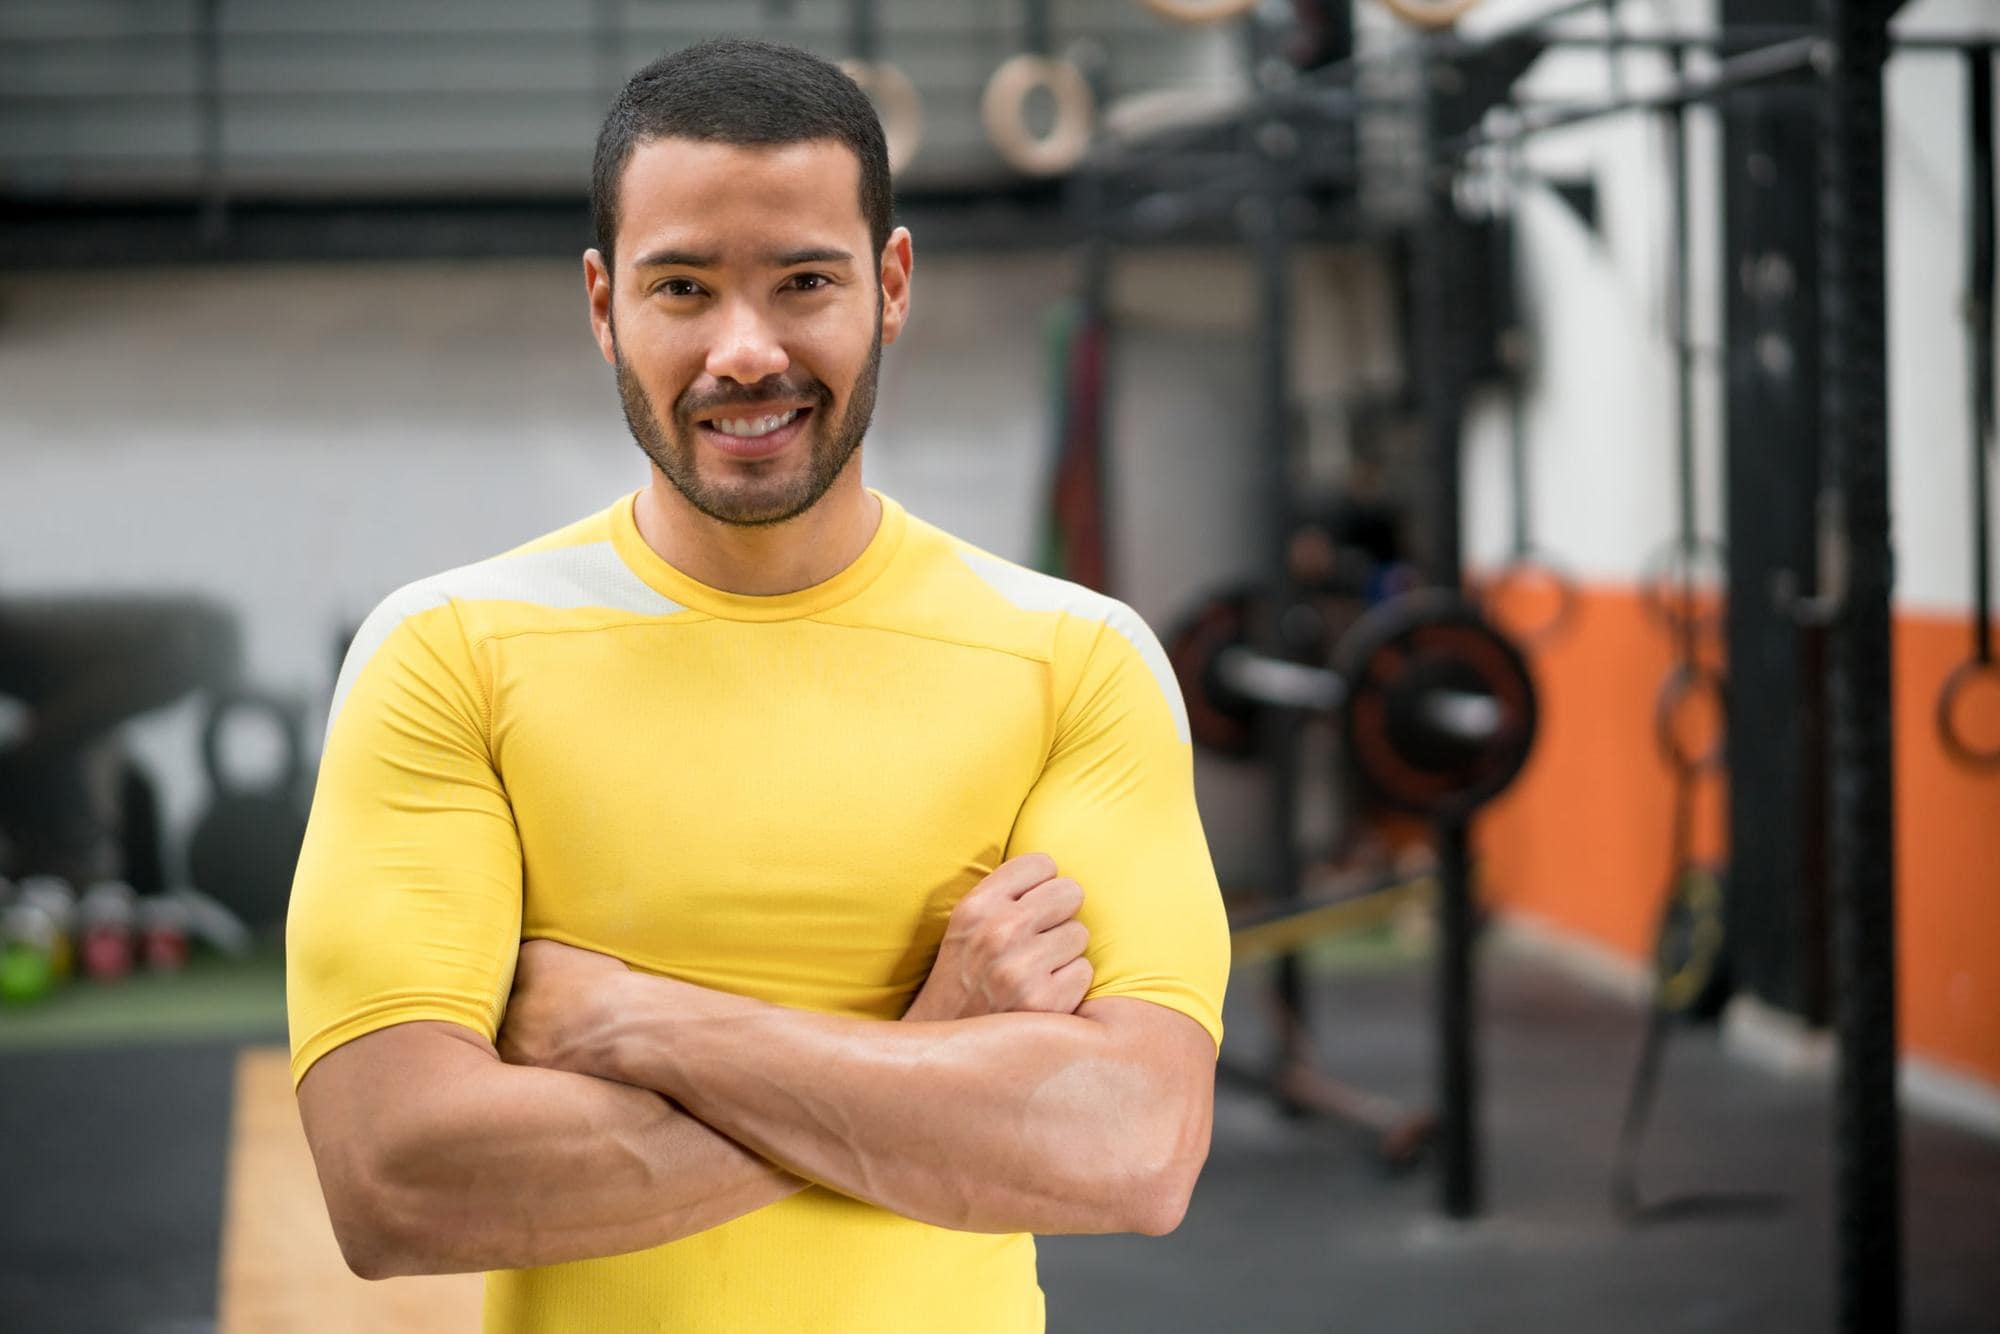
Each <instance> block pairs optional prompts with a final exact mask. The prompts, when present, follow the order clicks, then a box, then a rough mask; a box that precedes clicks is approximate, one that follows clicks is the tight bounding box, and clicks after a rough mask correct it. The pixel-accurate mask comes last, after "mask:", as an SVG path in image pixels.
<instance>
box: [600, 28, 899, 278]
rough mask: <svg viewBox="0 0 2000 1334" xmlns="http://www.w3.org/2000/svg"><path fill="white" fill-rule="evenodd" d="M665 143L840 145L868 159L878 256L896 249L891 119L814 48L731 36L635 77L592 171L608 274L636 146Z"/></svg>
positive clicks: (865, 167) (607, 125) (868, 208)
mask: <svg viewBox="0 0 2000 1334" xmlns="http://www.w3.org/2000/svg"><path fill="white" fill-rule="evenodd" d="M655 139H697V140H704V141H707V142H711V143H725V144H795V143H804V142H806V141H808V140H813V139H833V140H837V141H838V142H840V143H843V144H846V145H847V146H848V147H849V148H851V149H853V150H854V155H855V157H857V158H859V159H860V161H861V216H862V217H864V218H866V219H867V220H868V235H869V239H870V240H871V241H873V242H874V246H875V253H876V255H878V256H879V255H880V254H881V253H882V248H883V247H884V246H886V245H887V244H888V243H889V227H890V221H889V220H890V214H891V211H892V209H893V200H892V198H891V194H890V185H889V144H888V140H887V139H886V138H884V137H883V134H882V122H881V120H880V118H878V117H877V116H876V114H875V107H874V105H873V104H872V103H870V102H869V100H868V95H867V94H866V93H864V92H862V91H861V88H860V86H859V85H858V84H856V83H855V82H854V80H852V79H850V78H848V77H847V76H846V75H845V74H843V73H841V71H840V68H839V66H837V65H834V64H832V63H831V62H829V61H825V60H822V59H820V58H819V57H818V56H816V55H813V54H812V53H811V52H809V51H801V50H799V49H798V48H797V47H794V46H782V45H780V44H778V43H777V42H763V41H757V40H754V39H751V38H743V37H724V38H718V39H716V40H714V41H708V42H701V43H698V44H697V45H694V46H690V47H687V48H685V49H683V50H680V51H675V52H673V53H672V54H670V55H665V56H662V57H660V58H659V59H658V60H655V61H654V62H653V63H652V64H650V65H648V66H646V67H645V68H644V69H642V70H640V71H639V72H638V73H637V74H634V75H633V76H632V77H631V79H630V80H629V81H628V82H627V83H626V84H625V87H624V90H623V91H621V92H620V93H619V94H618V100H617V101H616V102H613V103H612V104H611V112H610V114H609V115H607V116H605V118H604V128H603V129H601V130H599V131H598V133H597V152H596V155H595V156H594V157H593V158H592V160H591V165H590V216H591V222H592V224H593V226H594V227H595V228H596V232H597V249H598V251H599V252H600V253H602V254H603V256H604V265H605V267H606V268H607V269H609V268H611V267H612V243H613V242H614V241H615V240H616V239H617V236H618V196H619V187H620V183H621V182H622V180H623V179H624V175H625V167H626V164H627V163H629V162H630V161H631V160H632V151H633V150H634V149H635V148H637V147H638V146H639V145H640V144H643V143H650V142H652V141H653V140H655Z"/></svg>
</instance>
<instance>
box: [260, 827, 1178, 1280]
mask: <svg viewBox="0 0 2000 1334" xmlns="http://www.w3.org/2000/svg"><path fill="white" fill-rule="evenodd" d="M1054 873H1055V867H1054V865H1053V863H1051V862H1050V861H1049V860H1048V859H1047V858H1045V857H1039V856H1030V857H1020V858H1016V859H1014V860H1013V861H1010V862H1008V863H1005V864H1004V865H1003V866H1002V867H1001V868H999V869H998V870H996V871H995V872H994V873H993V874H992V875H991V876H989V877H987V879H986V880H985V881H984V882H982V883H981V885H980V886H979V887H978V888H976V889H975V890H974V891H973V892H972V893H971V894H968V895H967V897H966V899H965V900H964V901H963V902H962V903H961V904H960V905H959V908H958V909H957V910H955V911H954V912H953V914H952V919H951V924H950V927H949V928H948V930H947V935H946V942H945V945H944V947H943V948H941V950H940V954H939V959H938V963H937V964H936V965H935V966H934V967H933V969H932V972H931V976H930V979H929V981H927V982H926V984H925V987H924V990H923V991H922V992H921V993H919V995H918V997H917V998H916V1000H915V1002H914V1003H913V1004H912V1006H911V1009H910V1011H909V1012H908V1013H907V1014H906V1015H905V1016H904V1018H903V1020H902V1021H901V1022H899V1023H883V1022H879V1021H874V1020H859V1019H848V1018H842V1017H837V1016H831V1015H824V1014H817V1013H812V1012H809V1011H803V1010H794V1009H789V1008H786V1007H783V1006H778V1005H771V1004H768V1003H765V1002H762V1001H757V1000H752V999H749V998H746V997H742V996H736V995H731V994H728V993H725V992H720V991H713V990H709V989H706V988H703V987H699V986H694V985H692V984H689V983H685V982H680V981H677V980H675V979H672V978H665V977H655V976H650V975H646V974H641V973H636V972H631V971H628V970H626V969H625V968H624V966H623V965H622V964H620V963H618V962H617V961H616V960H613V959H608V958H606V957H605V956H602V955H597V954H592V953H589V952H587V951H583V950H577V949H573V948H571V947H569V946H565V945H560V944H556V943H554V942H549V941H529V942H526V943H525V944H524V945H523V946H522V951H521V956H520V961H519V964H518V965H517V969H516V974H515V984H514V992H513V996H512V999H511V1000H510V1002H509V1006H508V1011H507V1018H506V1024H505V1027H504V1028H503V1030H502V1032H501V1034H500V1046H499V1048H498V1049H496V1048H495V1047H494V1045H493V1044H491V1043H489V1042H487V1041H486V1040H485V1039H484V1038H483V1037H482V1036H481V1035H479V1034H477V1033H475V1032H473V1031H472V1030H471V1029H469V1028H464V1027H460V1026H458V1025H455V1024H449V1023H442V1022H417V1023H406V1024H400V1025H396V1026H393V1027H389V1028H384V1029H381V1030H378V1031H376V1032H374V1033H370V1034H368V1035H366V1036H364V1037H361V1038H358V1039H356V1040H354V1041H352V1042H349V1043H347V1044H345V1045H343V1046H341V1047H339V1048H336V1049H335V1050H334V1051H332V1052H330V1053H328V1054H327V1055H326V1056H325V1057H323V1058H322V1059H321V1060H320V1061H319V1062H318V1063H317V1064H316V1065H315V1066H314V1067H313V1068H312V1070H311V1071H310V1072H309V1073H308V1074H307V1076H306V1077H305V1080H304V1081H303V1082H302V1083H301V1085H300V1087H299V1101H300V1109H301V1112H302V1115H303V1117H304V1121H305V1127H306V1135H307V1139H308V1142H309V1143H310V1144H311V1146H312V1150H313V1155H314V1158H315V1161H316V1162H317V1164H318V1167H319V1173H320V1180H321V1184H322V1187H323V1188H324V1190H325V1193H326V1197H327V1204H328V1209H329V1212H330V1213H331V1215H332V1218H333V1223H334V1231H335V1235H336V1236H337V1237H338V1238H339V1240H340V1244H341V1249H342V1252H343V1254H345V1256H346V1257H347V1260H348V1263H349V1265H350V1266H351V1267H352V1268H353V1269H354V1271H355V1272H356V1273H358V1274H360V1275H362V1276H363V1277H366V1278H379V1277H386V1276H389V1275H392V1274H410V1273H446V1272H459V1271H470V1270H482V1269H503V1268H524V1267H528V1266H533V1265H542V1264H552V1263H558V1262H562V1261H567V1260H577V1259H586V1258H591V1257H596V1256H603V1255H613V1254H618V1253H621V1252H625V1251H631V1250H638V1249H642V1248H645V1247H649V1246H656V1245H660V1244H663V1243H665V1242H668V1241H672V1240H676V1239H678V1238H680V1237H684V1236H689V1235H692V1234H694V1233H696V1232H701V1231H704V1230H706V1229H708V1228H711V1227H715V1226H717V1225H719V1224H721V1223H725V1222H727V1221H729V1220H730V1219H732V1218H735V1217H738V1216H740V1215H742V1214H745V1213H748V1212H750V1211H752V1210H755V1209H759V1208H762V1207H763V1206H765V1205H767V1204H771V1203H774V1202H776V1201H778V1200H781V1199H783V1198H785V1197H786V1196H788V1195H791V1194H793V1193H795V1192H797V1191H799V1190H801V1189H804V1188H805V1187H806V1186H808V1185H811V1184H815V1183H817V1184H820V1185H823V1186H826V1187H828V1188H830V1189H832V1190H835V1191H838V1192H840V1193H842V1194H845V1195H849V1196H853V1197H854V1198H857V1199H861V1200H866V1201H868V1202H869V1203H872V1204H876V1205H878V1206H880V1207H882V1208H885V1209H889V1210H891V1211H893V1212H896V1213H899V1214H902V1215H904V1216H906V1217H909V1218H914V1219H917V1220H920V1221H923V1222H928V1223H933V1224H936V1225H938V1226H942V1227H950V1228H956V1229H961V1230H968V1231H981V1232H1040V1233H1064V1232H1124V1231H1136V1232H1144V1233H1149V1234H1155V1235H1157V1234H1160V1233H1164V1232H1168V1231H1171V1230H1172V1229H1173V1228H1174V1227H1175V1226H1176V1225H1177V1224H1178V1223H1179V1221H1180V1219H1181V1216H1182V1214H1183V1213H1184V1212H1185V1210H1186V1208H1187V1202H1188V1198H1189V1195H1190V1194H1191V1192H1192V1191H1193V1188H1194V1182H1195V1178H1196V1176H1197V1175H1198V1173H1199V1172H1200V1169H1201V1164H1202V1162H1203V1160H1204V1159H1205V1158H1206V1156H1207V1152H1208V1141H1209V1127H1210V1115H1211V1112H1212V1108H1213V1094H1214V1064H1215V1047H1214V1043H1213V1041H1212V1040H1211V1039H1210V1037H1209V1035H1208V1033H1207V1032H1206V1031H1205V1030H1204V1029H1203V1028H1202V1027H1201V1026H1200V1025H1199V1024H1198V1023H1196V1022H1195V1021H1194V1020H1193V1019H1190V1018H1188V1017H1187V1016H1185V1015H1182V1014H1180V1013H1178V1012H1176V1011H1174V1010H1170V1009H1168V1008H1166V1007H1164V1006H1159V1005H1154V1004H1152V1003H1151V1002H1148V1001H1143V1000H1136V999H1129V998H1116V997H1105V998H1100V999H1098V1000H1094V1001H1085V1002H1082V1003H1078V1002H1079V999H1080V998H1081V996H1082V995H1083V994H1084V992H1085V990H1087V988H1088V984H1089V968H1088V964H1087V963H1083V961H1082V960H1081V959H1080V957H1078V956H1079V955H1080V954H1081V948H1082V946H1081V943H1080V942H1079V941H1078V939H1077V937H1076V936H1075V934H1074V933H1075V932H1076V931H1080V930H1081V928H1080V926H1078V924H1076V923H1075V922H1073V921H1071V920H1069V919H1070V918H1071V917H1072V916H1073V914H1074V912H1075V905H1074V903H1072V902H1071V901H1070V900H1071V898H1072V897H1073V898H1074V899H1075V901H1076V902H1080V900H1081V891H1080V890H1077V888H1076V886H1075V884H1074V882H1066V881H1062V880H1058V879H1055V878H1054ZM1065 907H1067V911H1065ZM1078 965H1081V972H1080V973H1079V971H1078V967H1077V966H1078ZM503 1055H504V1057H505V1058H506V1059H505V1060H503V1059H502V1057H503Z"/></svg>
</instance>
